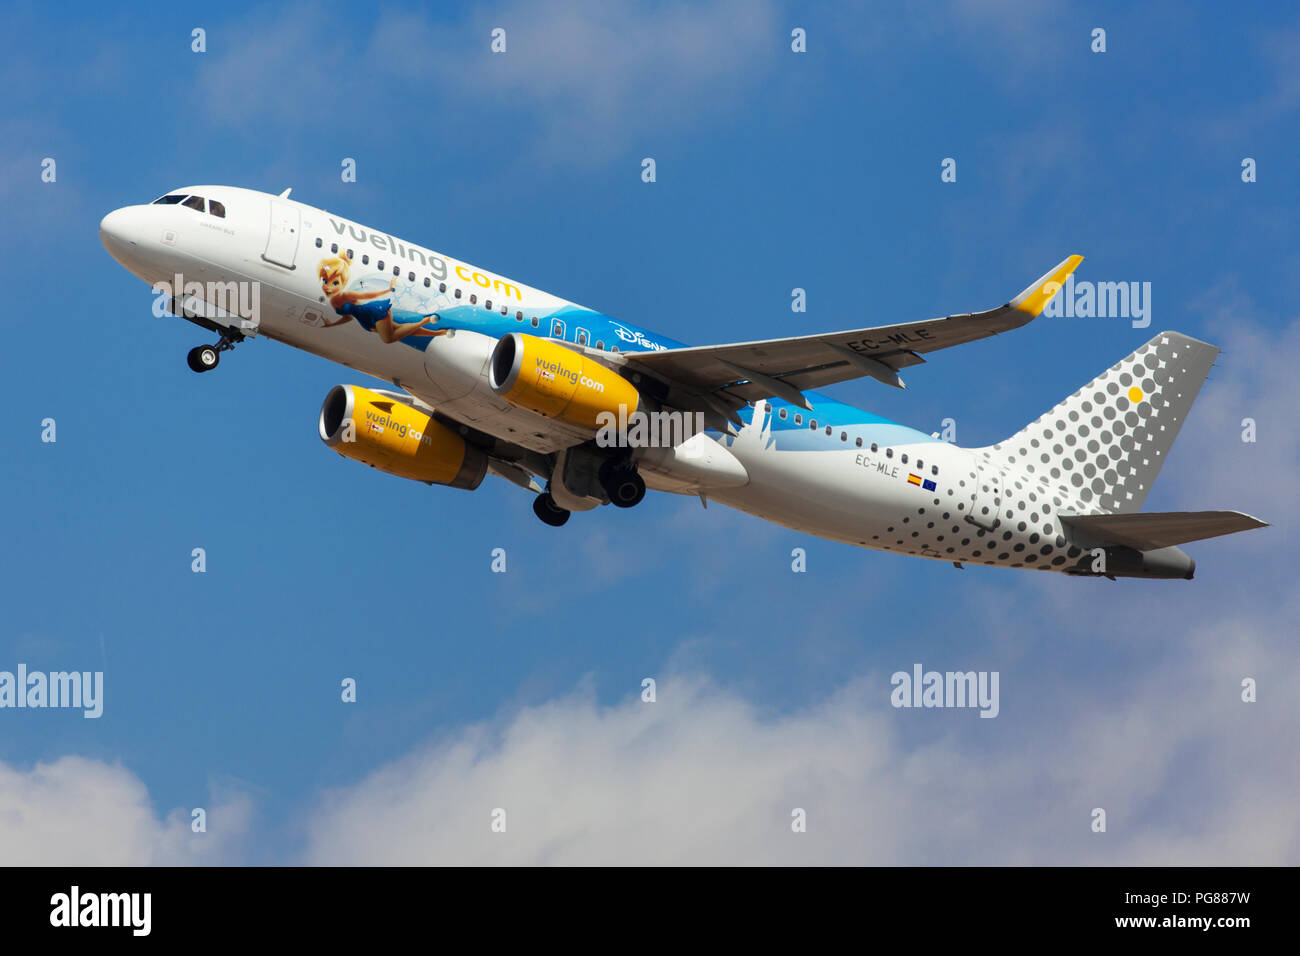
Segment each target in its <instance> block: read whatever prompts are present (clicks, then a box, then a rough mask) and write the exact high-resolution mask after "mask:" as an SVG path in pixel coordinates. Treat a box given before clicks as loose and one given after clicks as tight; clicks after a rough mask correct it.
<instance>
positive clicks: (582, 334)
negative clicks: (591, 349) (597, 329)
mask: <svg viewBox="0 0 1300 956" xmlns="http://www.w3.org/2000/svg"><path fill="white" fill-rule="evenodd" d="M578 344H579V345H582V346H585V345H586V344H587V330H586V329H578Z"/></svg>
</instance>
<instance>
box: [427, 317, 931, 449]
mask: <svg viewBox="0 0 1300 956" xmlns="http://www.w3.org/2000/svg"><path fill="white" fill-rule="evenodd" d="M507 312H508V314H506V315H502V314H501V313H500V311H499V309H498V310H494V311H488V310H487V309H485V308H483V307H482V306H480V305H468V304H464V305H461V304H457V305H454V306H452V307H450V308H442V309H439V310H438V315H439V321H438V323H437V326H436V327H437V328H456V329H470V330H472V331H475V332H481V333H483V334H484V335H490V336H492V337H494V338H501V337H502V336H504V335H509V334H510V333H511V332H523V333H525V334H529V335H538V336H543V337H547V336H549V337H554V338H557V339H562V340H563V341H566V342H576V341H577V336H578V333H579V330H581V331H583V332H585V333H586V334H587V339H586V344H587V345H589V346H597V345H599V346H601V347H603V348H604V349H606V350H609V351H613V350H618V351H623V352H654V351H660V350H663V349H678V348H686V347H687V346H686V344H685V343H684V342H678V341H676V340H674V339H670V338H668V337H667V336H663V335H658V334H656V333H654V332H651V331H649V330H647V329H642V328H638V327H637V326H635V325H629V324H628V323H626V322H619V321H616V320H614V319H611V318H610V317H609V316H607V315H604V314H602V313H600V312H594V311H592V310H591V309H584V308H582V307H580V306H574V305H566V306H564V307H562V308H560V309H555V310H551V311H546V310H540V309H519V308H518V307H515V308H509V307H508V306H507ZM804 395H805V397H806V398H807V399H808V402H809V403H810V404H811V405H812V406H813V411H812V412H807V411H805V410H804V409H802V408H799V407H797V406H795V405H792V404H790V403H789V402H786V401H783V400H781V399H777V398H771V399H767V402H768V404H769V405H770V406H771V408H772V411H771V414H770V415H769V417H768V422H767V427H768V428H769V429H770V430H771V436H772V439H773V442H772V446H773V447H774V448H777V449H780V450H782V451H833V450H842V449H844V448H846V447H848V448H855V447H863V448H870V446H871V444H872V443H873V442H875V443H876V444H878V445H879V446H881V447H885V446H887V445H904V444H920V443H926V442H937V441H940V439H938V438H934V437H932V436H930V435H927V434H925V433H924V432H920V431H917V430H916V429H914V428H909V427H907V426H906V425H899V424H898V423H897V422H892V421H890V420H889V419H887V418H882V417H881V416H879V415H876V414H873V413H871V412H868V411H865V410H864V409H861V408H855V407H854V406H852V405H846V404H845V403H843V402H838V401H836V400H835V399H833V398H828V397H827V396H825V395H822V394H820V393H818V392H812V391H809V392H804ZM753 416H754V409H753V408H752V407H750V408H746V409H742V410H741V412H740V417H741V419H742V420H743V421H745V422H746V423H748V422H750V421H751V420H752V419H753ZM828 427H829V429H830V434H827V428H828ZM841 435H843V436H844V437H841ZM858 439H862V444H861V446H859V445H858Z"/></svg>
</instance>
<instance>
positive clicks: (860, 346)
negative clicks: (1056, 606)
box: [624, 255, 1083, 407]
mask: <svg viewBox="0 0 1300 956" xmlns="http://www.w3.org/2000/svg"><path fill="white" fill-rule="evenodd" d="M1082 261H1083V256H1077V255H1076V256H1070V257H1068V258H1067V259H1065V260H1064V261H1062V262H1061V263H1060V264H1059V265H1057V266H1056V267H1055V268H1053V269H1052V270H1050V271H1049V272H1047V273H1046V274H1045V275H1043V276H1041V277H1040V278H1039V279H1038V280H1037V281H1036V282H1034V283H1033V285H1031V286H1029V287H1028V288H1027V289H1025V290H1024V291H1023V292H1021V293H1020V294H1019V295H1018V296H1016V297H1015V298H1014V299H1012V300H1011V301H1010V302H1008V303H1007V304H1006V305H1002V306H999V307H998V308H996V309H989V310H988V311H985V312H972V313H967V314H964V315H950V316H946V317H944V318H939V319H927V320H924V321H921V322H907V323H903V324H899V325H881V326H875V327H873V328H869V329H850V330H847V331H843V332H827V333H822V334H819V335H803V336H797V337H795V338H786V339H767V340H764V341H761V342H739V343H734V344H730V345H707V346H701V347H697V348H680V349H667V350H665V351H659V352H626V353H624V356H625V358H626V362H627V364H629V365H632V366H636V367H640V368H642V369H644V370H645V371H647V372H649V373H651V374H652V375H655V376H657V377H659V378H661V379H664V380H665V381H669V382H673V383H675V384H678V385H681V386H685V387H687V388H690V389H697V390H700V391H706V392H716V393H718V394H720V395H726V396H728V397H734V398H738V399H741V400H742V401H745V402H752V401H757V400H758V399H762V398H769V397H773V396H776V397H779V398H784V399H786V400H788V401H791V402H792V403H793V404H796V405H803V406H804V407H809V406H808V404H807V401H806V400H805V399H804V398H803V396H802V395H801V394H800V393H802V392H803V391H805V390H807V389H813V388H821V387H823V386H826V385H833V384H835V383H836V382H843V381H847V380H849V379H854V378H861V377H863V376H871V377H872V378H875V379H878V380H879V381H882V382H884V383H886V384H888V385H893V386H895V387H898V388H904V387H906V386H904V385H903V381H902V379H901V378H899V376H898V370H899V369H902V368H906V367H908V366H909V365H919V364H920V363H922V362H924V361H925V359H924V357H923V355H922V353H925V352H935V351H938V350H939V349H946V348H951V347H952V346H954V345H964V344H966V343H967V342H974V341H976V340H977V339H983V338H988V337H989V336H991V335H997V334H998V333H999V332H1007V331H1009V330H1011V329H1016V328H1019V327H1020V326H1022V325H1025V324H1026V323H1028V322H1030V321H1032V320H1033V319H1035V318H1036V317H1037V316H1038V315H1039V314H1040V313H1041V312H1042V311H1043V308H1044V307H1045V306H1046V305H1047V303H1048V301H1049V300H1050V299H1051V298H1052V296H1053V295H1055V294H1056V293H1057V291H1058V290H1059V289H1060V288H1061V284H1062V283H1063V282H1064V281H1065V277H1066V276H1068V275H1069V274H1070V273H1071V272H1073V271H1074V270H1075V269H1076V268H1077V267H1078V265H1079V263H1080V262H1082Z"/></svg>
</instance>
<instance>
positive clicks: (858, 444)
mask: <svg viewBox="0 0 1300 956" xmlns="http://www.w3.org/2000/svg"><path fill="white" fill-rule="evenodd" d="M856 443H857V446H858V447H859V448H861V447H862V439H861V438H858V439H857V442H856Z"/></svg>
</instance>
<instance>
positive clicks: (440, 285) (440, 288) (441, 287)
mask: <svg viewBox="0 0 1300 956" xmlns="http://www.w3.org/2000/svg"><path fill="white" fill-rule="evenodd" d="M438 291H439V292H446V291H447V283H445V282H439V283H438Z"/></svg>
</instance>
